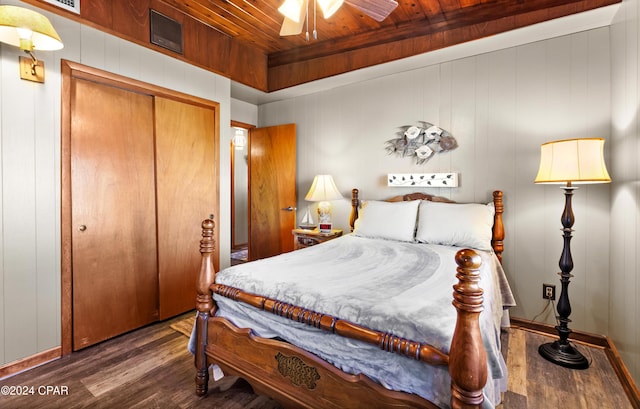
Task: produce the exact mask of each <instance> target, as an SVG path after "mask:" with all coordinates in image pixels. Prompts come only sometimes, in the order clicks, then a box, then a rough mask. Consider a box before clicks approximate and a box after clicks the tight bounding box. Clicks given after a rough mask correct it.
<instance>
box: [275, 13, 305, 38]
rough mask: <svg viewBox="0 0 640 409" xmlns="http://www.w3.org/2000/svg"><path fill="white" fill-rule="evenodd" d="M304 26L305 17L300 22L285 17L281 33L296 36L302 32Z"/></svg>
mask: <svg viewBox="0 0 640 409" xmlns="http://www.w3.org/2000/svg"><path fill="white" fill-rule="evenodd" d="M302 26H304V19H303V18H302V19H300V22H299V23H296V22H295V21H293V20H291V19H290V18H287V17H285V18H284V21H283V22H282V27H280V35H281V36H283V37H284V36H295V35H298V34H300V33H302Z"/></svg>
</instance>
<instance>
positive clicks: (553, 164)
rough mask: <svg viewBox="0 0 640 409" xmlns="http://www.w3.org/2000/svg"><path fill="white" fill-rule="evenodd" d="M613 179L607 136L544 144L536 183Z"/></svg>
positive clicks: (597, 181)
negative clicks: (606, 159)
mask: <svg viewBox="0 0 640 409" xmlns="http://www.w3.org/2000/svg"><path fill="white" fill-rule="evenodd" d="M609 182H611V177H609V173H608V172H607V167H606V165H605V162H604V139H603V138H583V139H567V140H561V141H554V142H547V143H544V144H542V146H541V147H540V168H539V169H538V175H537V176H536V179H535V183H556V184H564V183H574V184H579V183H609Z"/></svg>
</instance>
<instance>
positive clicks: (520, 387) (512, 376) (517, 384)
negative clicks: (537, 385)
mask: <svg viewBox="0 0 640 409" xmlns="http://www.w3.org/2000/svg"><path fill="white" fill-rule="evenodd" d="M506 331H508V332H509V337H508V338H509V346H508V348H507V351H508V352H507V367H508V369H509V378H508V380H507V389H508V390H509V391H511V392H512V393H514V394H517V395H520V396H527V354H523V353H522V351H524V350H525V346H526V334H525V332H524V331H517V330H513V329H507V330H506Z"/></svg>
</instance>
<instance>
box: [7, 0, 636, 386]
mask: <svg viewBox="0 0 640 409" xmlns="http://www.w3.org/2000/svg"><path fill="white" fill-rule="evenodd" d="M3 3H12V4H17V3H18V2H3ZM638 8H639V7H638V3H637V1H634V0H629V1H623V3H622V5H621V6H620V8H619V10H617V11H616V13H615V15H614V17H613V19H611V20H609V21H605V22H598V23H597V24H596V25H595V27H594V26H589V25H587V26H585V27H584V28H582V29H580V28H573V30H574V31H575V32H568V33H567V32H563V31H559V32H556V31H549V32H553V33H556V34H555V35H554V36H553V38H537V37H525V39H524V40H522V39H520V38H517V39H514V40H513V41H514V42H513V43H512V44H511V45H510V46H507V47H504V46H503V47H502V48H500V49H493V48H492V46H491V45H488V46H486V45H483V44H474V47H480V48H477V49H471V50H468V49H467V50H463V51H462V52H461V54H456V53H454V51H455V50H453V51H450V52H451V53H452V54H447V53H436V54H437V55H436V56H434V57H432V58H433V59H427V61H426V62H425V61H420V62H418V64H419V65H418V66H416V67H414V68H413V69H410V70H408V71H403V72H398V73H395V74H390V75H386V76H383V77H380V78H372V79H369V80H366V81H362V82H359V83H354V84H346V85H342V86H339V87H335V88H332V89H329V90H325V91H322V92H315V93H312V94H309V95H305V96H300V97H296V98H291V99H287V100H283V101H278V102H273V103H268V104H262V105H259V106H258V105H255V104H251V103H247V102H243V101H240V100H239V99H235V98H232V95H231V88H232V86H231V84H230V81H229V80H228V79H226V78H223V77H221V76H218V75H214V74H211V73H208V72H205V71H203V70H199V69H197V68H194V67H191V66H188V65H186V64H184V63H181V62H179V61H176V60H172V59H170V58H167V57H165V56H162V55H160V54H157V53H154V52H152V51H149V50H145V49H143V48H141V47H137V46H135V45H132V44H130V43H127V42H125V41H122V40H119V39H117V38H115V37H112V36H109V35H107V34H105V33H102V32H99V31H97V30H94V29H92V28H90V27H86V26H81V25H79V24H77V23H74V22H71V21H69V20H66V19H64V18H60V17H55V16H52V21H53V23H54V25H55V26H56V28H57V29H58V30H59V34H60V35H61V36H62V37H63V38H64V41H65V48H64V49H63V50H61V51H60V52H56V53H44V52H43V53H40V55H39V57H40V58H42V59H43V60H45V61H46V62H47V67H48V68H47V70H48V78H47V82H46V83H45V85H44V86H40V87H34V86H31V85H30V84H29V85H27V84H25V83H24V82H22V81H20V80H19V79H18V77H17V73H16V71H17V68H16V66H15V61H16V60H17V58H16V57H17V55H18V50H16V49H13V48H10V47H6V46H3V47H2V73H3V74H2V87H1V92H2V227H3V229H2V230H3V236H2V257H3V269H2V278H3V279H2V280H1V283H2V284H1V285H2V288H1V290H2V303H1V305H0V311H1V314H0V317H1V318H0V320H1V321H0V328H2V332H1V333H2V337H1V338H0V339H1V340H2V341H1V344H0V346H1V348H0V354H1V355H0V359H1V361H2V362H3V363H10V362H13V361H15V360H18V359H22V358H24V357H28V356H32V355H34V354H37V353H41V352H43V351H48V350H51V349H54V348H56V347H57V346H58V345H59V343H60V291H59V288H60V284H59V279H60V259H59V257H60V256H59V255H60V245H61V244H60V239H59V237H60V225H59V224H60V221H59V216H58V215H59V214H60V211H59V206H60V205H59V194H60V192H59V185H60V181H59V173H60V172H59V170H60V164H59V149H60V141H59V129H60V126H59V106H60V101H59V88H60V83H59V77H58V78H57V68H56V67H58V66H59V59H60V58H66V59H70V60H73V61H78V62H80V63H82V64H86V65H90V66H94V67H98V68H102V69H104V70H107V71H112V72H115V73H118V74H121V75H125V76H129V77H132V78H138V79H141V80H145V81H149V82H154V83H158V84H161V85H163V86H166V87H170V88H174V89H177V90H180V91H182V92H186V93H189V94H194V95H197V96H200V97H203V98H208V99H211V100H214V101H217V102H219V103H220V104H221V121H222V122H223V123H228V122H229V121H230V120H231V119H233V120H238V121H242V122H245V123H257V124H259V125H261V126H267V125H272V124H281V123H288V122H295V123H296V124H297V126H298V133H299V136H298V142H299V144H300V147H299V165H298V168H299V172H298V187H297V188H298V198H299V199H298V200H299V204H300V203H303V196H304V193H305V191H306V189H308V186H309V185H310V183H311V181H312V179H313V176H314V175H315V174H318V173H322V172H327V171H330V172H331V173H332V174H333V175H334V178H335V180H336V183H337V185H338V187H339V188H340V190H341V192H342V193H343V195H344V196H345V197H348V192H349V191H350V189H351V188H352V187H358V188H360V189H361V191H362V192H363V194H364V193H365V192H366V194H367V196H376V197H386V196H389V195H390V194H391V193H392V192H395V191H397V190H398V189H399V188H387V187H386V186H385V184H384V183H383V180H384V176H386V174H387V173H390V172H413V171H416V172H422V171H449V170H455V171H457V172H459V173H460V175H461V188H459V189H453V190H452V191H451V192H450V193H449V191H446V190H445V189H441V190H440V191H438V192H437V193H438V194H440V195H444V196H451V197H452V198H453V199H456V200H480V199H483V198H486V197H487V195H488V193H489V192H490V191H491V190H493V189H496V188H499V189H502V190H504V191H505V197H506V200H507V204H508V209H509V211H508V212H507V214H506V215H505V219H506V228H507V238H506V243H507V244H506V245H507V248H508V249H509V251H508V252H507V255H506V257H505V267H506V270H507V271H508V274H509V279H510V280H511V282H512V286H513V287H514V291H515V294H516V298H517V300H518V303H519V306H518V309H517V310H515V311H514V315H515V316H521V317H524V318H532V317H533V316H534V315H536V314H537V313H538V312H539V310H540V309H541V308H542V307H543V306H544V301H543V300H542V299H541V298H540V287H541V284H542V283H544V282H556V281H557V277H556V274H555V272H556V271H557V259H558V250H559V248H560V246H561V237H560V233H559V228H560V227H559V214H558V212H559V209H560V208H561V206H562V195H561V193H560V191H559V189H557V188H554V187H544V186H536V185H534V184H533V182H532V180H533V178H534V177H535V170H536V167H537V161H538V154H539V145H540V144H541V143H543V142H546V141H548V140H555V139H560V138H565V137H567V138H568V137H587V136H602V137H605V138H606V139H607V144H606V150H607V155H608V156H607V165H608V167H609V171H610V173H611V175H612V179H613V182H612V184H611V185H594V186H589V187H585V188H581V189H580V190H579V191H578V192H577V194H576V197H575V206H574V210H575V212H576V225H575V227H574V228H575V230H576V233H575V238H574V241H573V249H574V260H575V262H576V268H575V270H574V274H575V276H576V277H575V278H574V279H573V281H572V287H571V288H572V292H571V301H572V307H573V313H572V319H573V328H575V329H579V330H582V331H588V332H594V333H599V334H606V335H607V336H609V337H610V338H611V339H612V340H613V341H614V343H615V344H616V346H617V347H618V349H619V350H620V353H621V355H622V357H623V360H624V362H625V363H626V365H627V367H628V368H629V370H630V371H631V373H632V374H633V376H634V379H635V381H636V383H638V381H639V380H640V367H638V365H640V364H639V362H640V356H639V354H640V333H639V331H640V329H639V328H638V326H636V325H628V324H627V323H633V322H635V319H634V318H635V316H636V315H637V313H638V305H639V303H638V299H639V298H640V283H639V280H638V275H639V274H640V272H639V270H638V262H637V255H636V252H637V248H638V238H637V237H638V231H639V230H640V224H639V221H638V220H639V219H638V213H637V212H638V201H639V200H640V197H639V194H640V193H639V192H638V177H639V172H640V171H639V169H638V167H637V164H636V162H637V161H636V157H637V154H638V143H639V137H638V130H637V102H638V89H639V84H638V82H637V81H638V80H637V78H638V72H639V71H640V68H639V65H640V58H639V57H638V54H637V49H636V45H637V43H638V40H639V39H640V34H639V30H638V20H639V18H640V17H639V13H640V11H639V10H638ZM483 47H487V48H483ZM14 74H15V75H14ZM416 84H418V85H416ZM16 95H20V96H21V97H20V98H16ZM422 120H425V121H431V122H434V123H436V124H437V125H439V126H441V127H442V128H444V129H447V130H448V131H450V132H451V133H452V134H453V135H454V136H455V137H456V138H457V140H458V143H459V145H460V146H459V148H458V149H457V150H456V151H453V152H451V153H448V154H445V155H441V156H439V157H437V158H435V159H433V160H432V161H430V162H429V163H428V164H427V165H426V166H424V167H418V166H416V165H413V164H412V163H411V162H410V161H409V160H408V159H406V158H404V159H403V158H395V157H391V156H387V155H386V152H385V151H384V142H385V141H386V140H388V139H390V138H392V137H393V136H394V135H395V132H397V128H398V127H401V126H405V125H412V124H415V122H417V121H422ZM229 138H230V135H229V133H228V130H225V128H222V129H221V139H222V140H223V141H226V140H229ZM221 146H222V147H223V148H222V152H221V164H220V175H221V179H222V180H225V177H228V170H227V168H228V166H227V163H226V162H225V159H224V158H225V156H228V155H226V154H227V153H228V152H225V151H224V149H225V148H224V147H225V146H226V144H224V143H221ZM227 149H228V148H227ZM634 153H635V154H634ZM362 169H366V171H362ZM228 195H229V186H228V185H227V184H225V183H221V186H220V196H221V197H227V196H228ZM335 207H336V211H335V218H336V220H342V221H343V222H342V223H343V227H344V226H346V225H347V221H348V208H349V202H348V199H345V201H344V202H340V203H336V204H335ZM229 213H230V210H229V208H228V207H225V206H221V215H220V218H219V219H220V226H219V227H220V229H221V231H227V230H228V226H225V225H224V223H225V220H228V218H229ZM196 227H197V226H196ZM220 246H221V253H222V254H228V252H229V238H226V237H223V238H221V242H220ZM34 255H36V258H35V259H34ZM227 263H228V259H227V260H225V259H224V257H223V259H222V260H221V264H223V265H225V264H227Z"/></svg>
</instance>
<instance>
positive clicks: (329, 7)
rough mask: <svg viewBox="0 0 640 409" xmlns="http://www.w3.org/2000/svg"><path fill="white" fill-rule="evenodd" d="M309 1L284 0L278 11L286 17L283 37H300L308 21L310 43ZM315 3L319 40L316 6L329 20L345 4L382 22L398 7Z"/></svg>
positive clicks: (366, 0) (389, 2)
mask: <svg viewBox="0 0 640 409" xmlns="http://www.w3.org/2000/svg"><path fill="white" fill-rule="evenodd" d="M309 1H310V0H284V3H282V5H281V6H280V7H279V8H278V11H280V13H282V14H283V15H284V22H283V23H282V27H281V29H280V35H281V36H290V35H298V34H300V33H302V28H303V26H304V23H305V17H306V21H307V33H306V36H307V41H309V23H308V21H309V13H308V10H309ZM311 1H313V2H314V9H313V10H314V30H313V38H314V39H316V38H318V35H317V32H316V30H315V10H316V8H315V6H316V2H317V5H319V6H320V9H321V10H322V14H323V15H324V18H325V19H327V18H329V17H331V16H332V15H333V13H335V12H336V11H337V10H338V9H339V8H340V6H342V4H343V3H347V4H349V5H351V6H353V7H355V8H357V9H358V10H360V11H362V12H363V13H365V14H366V15H368V16H369V17H371V18H373V19H374V20H376V21H378V22H380V21H383V20H384V19H385V18H387V16H389V14H391V12H392V11H393V10H394V9H395V8H396V7H398V2H397V1H395V0H311Z"/></svg>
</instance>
